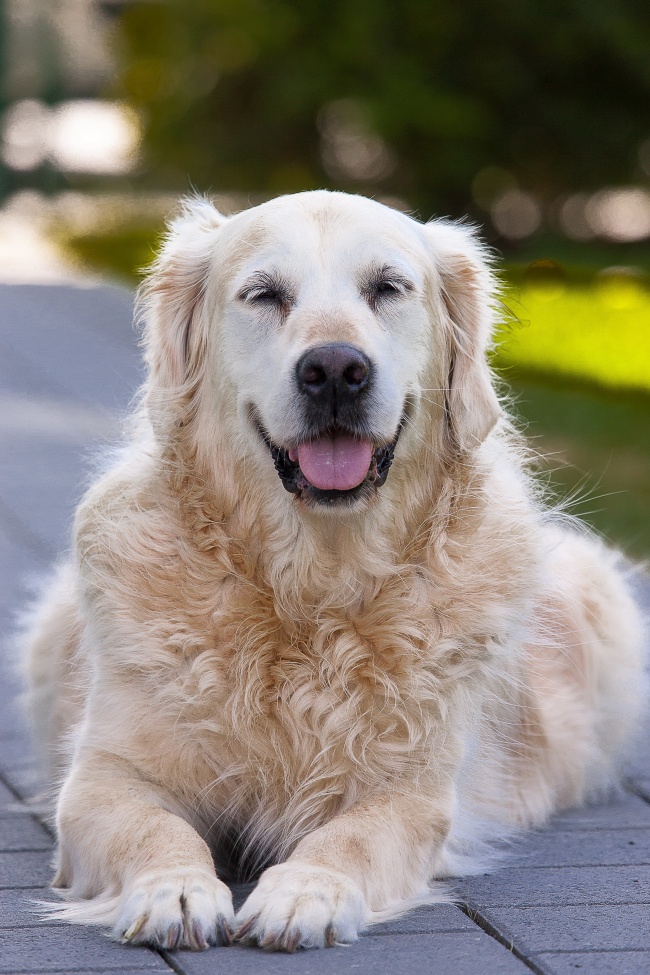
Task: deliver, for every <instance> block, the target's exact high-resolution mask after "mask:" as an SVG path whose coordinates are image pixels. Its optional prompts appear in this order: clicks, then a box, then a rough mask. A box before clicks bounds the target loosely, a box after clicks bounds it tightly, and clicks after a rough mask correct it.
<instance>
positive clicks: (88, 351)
mask: <svg viewBox="0 0 650 975" xmlns="http://www.w3.org/2000/svg"><path fill="white" fill-rule="evenodd" d="M139 378H140V364H139V355H138V352H137V349H136V342H135V338H134V334H133V331H132V328H131V296H130V294H129V293H128V292H126V291H124V290H121V289H119V288H116V287H108V286H103V287H88V288H75V287H70V286H58V287H54V286H47V287H46V286H41V287H39V286H31V285H15V286H6V285H5V286H0V436H1V448H2V459H1V461H0V546H1V557H0V616H1V617H2V631H3V632H6V631H7V630H8V629H9V624H10V620H11V618H12V612H13V611H15V609H16V608H17V607H20V605H21V603H24V601H25V593H26V589H25V579H26V578H28V577H29V576H30V574H31V575H34V574H35V573H38V572H40V571H43V570H44V569H46V567H47V566H48V564H49V563H50V562H51V560H52V559H53V558H54V557H55V556H56V555H57V553H60V552H61V551H62V550H64V549H65V547H66V544H67V539H68V530H69V525H70V518H71V515H72V512H73V510H74V508H75V505H76V503H77V501H78V499H79V496H80V494H81V492H82V489H83V484H84V479H85V478H86V477H87V475H88V473H89V471H90V470H91V468H92V461H91V459H89V458H91V457H92V454H91V453H89V448H91V447H92V446H93V445H94V444H96V443H97V442H98V441H99V440H101V438H105V437H110V436H112V435H114V433H115V432H116V431H117V429H118V427H119V424H118V422H117V421H116V419H115V418H116V416H117V415H118V414H119V412H120V411H121V410H124V408H125V407H126V405H127V404H128V401H129V399H130V397H131V395H132V393H133V391H134V389H135V388H136V386H137V384H138V382H139ZM643 598H644V601H645V603H646V605H647V606H648V607H650V588H649V589H648V590H647V591H646V592H645V593H644V594H643ZM15 693H16V681H15V679H14V677H13V676H12V673H11V662H10V661H9V662H6V663H5V664H4V666H3V681H2V683H1V685H0V973H3V972H4V973H7V972H11V973H18V972H24V973H36V972H39V973H45V972H85V973H100V972H106V973H108V972H121V973H127V972H133V973H135V972H171V971H173V972H176V973H179V975H204V973H205V975H207V973H210V975H213V973H217V972H228V973H232V975H240V973H241V975H244V973H258V972H260V971H262V972H279V973H280V972H282V973H285V972H292V973H299V975H317V973H334V972H337V973H338V972H346V971H354V972H356V973H358V975H365V973H372V975H377V973H383V972H386V971H388V972H397V973H399V975H402V973H404V975H411V973H413V975H416V973H425V972H426V973H432V975H434V973H435V975H511V973H512V975H516V973H521V975H524V973H529V972H537V973H544V975H569V973H580V975H642V973H643V975H648V973H650V747H648V746H647V745H645V746H644V747H643V748H642V749H641V750H640V754H639V756H638V758H637V759H636V760H635V762H634V763H633V764H632V765H631V767H630V778H629V786H628V789H627V790H626V791H625V792H624V793H623V795H622V796H621V798H620V800H619V801H617V802H615V803H612V804H610V805H606V806H599V807H594V808H590V809H587V810H583V811H577V812H571V813H569V814H566V815H563V816H560V817H557V818H556V819H555V820H554V822H553V824H552V825H551V826H550V827H549V828H548V829H547V830H546V831H544V832H542V833H538V834H532V835H529V836H527V837H526V838H524V839H523V840H521V841H520V842H518V843H517V844H516V846H515V847H514V851H513V855H512V857H511V859H510V860H509V861H508V864H507V866H505V867H503V868H501V869H500V870H498V871H495V872H494V873H493V874H492V875H490V876H482V877H478V878H473V879H471V880H460V881H458V882H457V884H456V889H457V890H458V892H459V894H460V896H461V898H462V903H461V906H460V907H454V906H435V907H431V908H423V909H420V910H418V911H415V912H413V913H412V914H409V915H407V916H406V917H405V918H403V919H401V920H398V921H393V922H391V923H390V924H385V925H382V926H380V927H375V928H373V929H371V932H370V933H369V934H367V935H365V936H363V937H362V939H361V940H360V941H359V942H358V943H357V944H356V945H353V946H351V947H348V948H338V949H333V950H326V951H313V952H306V953H305V952H301V953H297V954H295V955H278V954H262V953H261V952H260V951H259V950H258V949H253V948H241V947H234V948H229V949H212V950H210V951H207V952H203V953H197V954H193V953H191V952H175V953H173V954H169V953H166V952H162V953H158V952H155V951H150V950H149V949H145V948H127V947H122V946H121V945H117V944H114V943H113V942H111V941H109V940H108V939H107V938H106V937H104V935H103V934H102V933H101V932H100V931H98V930H92V929H84V928H79V927H68V926H64V925H60V924H56V923H52V922H50V923H47V924H46V923H44V922H41V921H38V920H37V919H36V918H35V917H34V915H33V913H32V901H33V899H34V898H39V897H40V898H42V897H43V896H44V895H43V888H44V887H45V885H46V884H47V883H48V880H49V879H50V877H51V872H50V857H51V850H52V839H51V835H50V833H49V832H48V830H47V829H46V828H45V827H44V826H43V825H42V824H41V823H40V822H39V820H38V816H37V815H35V813H34V812H33V807H31V809H32V811H31V812H30V808H28V807H27V806H26V805H25V803H24V800H25V799H26V798H28V797H29V796H32V795H33V794H34V792H35V791H36V790H37V788H38V779H37V776H36V771H35V769H34V766H33V764H32V762H31V760H30V757H29V749H28V743H27V736H26V732H25V729H24V726H23V724H22V721H21V718H20V712H19V710H18V709H17V708H16V707H15V704H14V703H13V701H14V697H15ZM238 896H241V891H240V892H238Z"/></svg>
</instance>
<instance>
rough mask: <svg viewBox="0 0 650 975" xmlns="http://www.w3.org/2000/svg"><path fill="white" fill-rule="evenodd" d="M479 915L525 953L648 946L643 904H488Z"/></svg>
mask: <svg viewBox="0 0 650 975" xmlns="http://www.w3.org/2000/svg"><path fill="white" fill-rule="evenodd" d="M483 916H484V917H485V919H486V920H487V921H488V922H489V923H490V924H491V925H492V926H493V927H494V928H495V929H496V930H497V931H498V932H499V933H500V934H501V935H502V936H503V937H504V938H505V939H506V941H511V942H512V943H513V944H516V945H517V948H518V950H519V951H521V952H523V953H524V954H525V955H527V956H529V955H534V954H538V953H539V952H544V951H609V950H614V949H618V950H625V949H632V948H634V949H638V950H648V949H650V911H649V909H648V906H647V905H646V904H625V905H611V904H606V905H602V906H600V905H593V904H590V905H587V906H585V905H580V906H579V907H575V906H571V905H565V904H563V905H556V906H554V907H535V908H531V907H508V908H496V909H494V908H491V909H489V910H485V911H483ZM648 971H650V959H649V960H648Z"/></svg>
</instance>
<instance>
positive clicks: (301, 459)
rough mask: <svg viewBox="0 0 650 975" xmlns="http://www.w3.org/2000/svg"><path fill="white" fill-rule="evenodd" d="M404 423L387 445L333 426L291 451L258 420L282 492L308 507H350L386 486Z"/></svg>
mask: <svg viewBox="0 0 650 975" xmlns="http://www.w3.org/2000/svg"><path fill="white" fill-rule="evenodd" d="M403 422H404V421H403V420H402V421H401V422H400V424H399V426H398V428H397V433H396V434H395V437H394V438H393V440H392V441H391V442H390V443H383V444H377V443H375V442H373V441H372V440H370V439H367V437H362V436H358V435H355V434H354V433H351V432H350V431H348V430H345V429H344V428H342V427H339V426H337V425H332V426H330V427H328V428H327V429H326V430H324V431H323V432H322V433H320V434H319V435H318V436H315V437H312V438H310V439H309V440H304V441H302V442H301V443H298V444H297V445H296V446H292V447H281V446H279V445H278V444H275V443H274V442H273V441H272V440H271V437H270V436H269V434H268V433H267V432H266V430H265V429H264V427H263V426H262V424H261V423H260V421H259V419H257V418H256V425H257V427H258V430H259V433H260V436H261V437H262V439H263V441H264V443H265V444H266V446H267V447H268V450H269V452H270V454H271V457H272V458H273V464H274V466H275V469H276V471H277V472H278V475H279V477H280V480H281V481H282V484H283V486H284V488H285V489H286V490H287V491H289V492H290V493H291V494H295V495H297V496H298V497H300V498H301V499H302V500H304V501H307V502H308V503H311V504H319V505H323V504H324V505H337V504H352V503H353V502H355V501H358V500H364V499H369V498H370V497H371V496H372V495H373V494H374V493H375V491H376V490H377V489H378V488H380V487H382V485H384V484H385V483H386V478H387V477H388V472H389V470H390V467H391V464H392V463H393V457H394V454H395V447H396V446H397V441H398V440H399V435H400V433H401V430H402V426H403Z"/></svg>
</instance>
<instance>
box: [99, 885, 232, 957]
mask: <svg viewBox="0 0 650 975" xmlns="http://www.w3.org/2000/svg"><path fill="white" fill-rule="evenodd" d="M234 924H235V917H234V912H233V907H232V896H231V894H230V891H229V889H228V888H227V887H226V885H225V884H224V883H222V881H221V880H218V879H217V878H216V877H214V876H211V875H210V874H209V873H208V872H207V871H205V870H180V869H178V870H169V871H165V872H160V873H150V874H146V875H144V876H140V877H136V878H135V880H134V881H133V883H132V884H131V886H130V887H129V888H128V889H127V890H126V891H125V894H124V897H123V898H122V904H121V907H120V912H119V916H118V919H117V921H116V922H115V925H114V927H113V934H114V935H115V937H116V938H117V939H118V940H120V941H122V942H128V943H129V944H135V945H150V946H151V947H153V948H172V949H173V948H193V949H194V950H196V951H198V950H201V949H203V948H207V947H208V945H224V944H226V945H227V944H230V942H231V940H232V934H231V932H232V931H233V930H234Z"/></svg>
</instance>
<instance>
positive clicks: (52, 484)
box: [0, 436, 88, 553]
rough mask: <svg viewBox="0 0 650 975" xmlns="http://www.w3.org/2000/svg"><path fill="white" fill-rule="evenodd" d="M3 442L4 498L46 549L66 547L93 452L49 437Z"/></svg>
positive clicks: (0, 475)
mask: <svg viewBox="0 0 650 975" xmlns="http://www.w3.org/2000/svg"><path fill="white" fill-rule="evenodd" d="M3 440H4V441H5V442H4V443H3V445H2V447H3V455H4V457H5V458H6V462H4V463H3V464H2V466H1V467H0V501H2V503H3V505H4V507H5V508H6V509H7V510H8V511H9V512H10V513H11V514H12V515H13V516H14V518H15V519H16V520H17V521H19V522H20V523H22V524H24V525H28V526H29V529H30V531H31V532H32V533H33V534H34V535H35V536H36V537H37V538H38V539H39V540H40V541H41V543H42V545H43V548H44V550H45V551H47V552H51V553H57V552H60V551H63V550H65V549H66V548H67V547H68V545H69V539H70V528H71V525H72V518H73V515H74V511H75V508H76V507H77V504H78V503H79V500H80V499H81V497H82V495H83V491H84V484H85V482H86V475H87V472H88V450H87V449H86V448H85V447H84V446H82V445H79V444H71V443H66V442H63V441H59V442H57V441H53V440H51V439H45V438H31V440H30V441H26V440H25V439H24V438H22V437H20V436H6V437H4V438H3ZM35 441H36V442H35Z"/></svg>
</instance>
